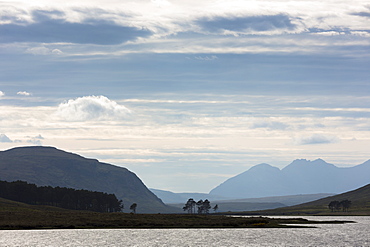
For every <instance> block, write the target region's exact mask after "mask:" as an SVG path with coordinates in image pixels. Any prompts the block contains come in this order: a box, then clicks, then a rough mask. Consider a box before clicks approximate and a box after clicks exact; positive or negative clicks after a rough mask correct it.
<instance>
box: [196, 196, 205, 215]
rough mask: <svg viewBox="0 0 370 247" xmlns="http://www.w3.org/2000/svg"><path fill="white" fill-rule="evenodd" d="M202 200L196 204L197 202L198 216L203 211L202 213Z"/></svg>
mask: <svg viewBox="0 0 370 247" xmlns="http://www.w3.org/2000/svg"><path fill="white" fill-rule="evenodd" d="M203 203H204V202H203V200H202V199H200V200H199V201H198V202H197V207H198V214H202V213H203V211H204V207H203Z"/></svg>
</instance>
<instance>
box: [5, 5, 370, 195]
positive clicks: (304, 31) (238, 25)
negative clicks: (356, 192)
mask: <svg viewBox="0 0 370 247" xmlns="http://www.w3.org/2000/svg"><path fill="white" fill-rule="evenodd" d="M0 57H1V59H0V149H1V150H6V149H9V148H12V147H16V146H25V145H45V146H55V147H57V148H60V149H63V150H66V151H70V152H74V153H78V154H80V155H82V156H85V157H89V158H97V159H99V160H100V161H103V162H108V163H111V164H115V165H119V166H124V167H127V168H128V169H130V170H131V171H133V172H135V173H136V174H137V175H138V176H139V177H140V178H141V179H142V180H143V181H144V183H145V184H146V185H147V186H148V187H151V188H156V189H164V190H170V191H174V192H209V191H210V190H211V189H212V188H214V187H215V186H217V185H218V184H220V183H221V182H223V181H224V180H226V179H227V178H229V177H231V176H234V175H236V174H239V173H241V172H244V171H246V170H247V169H249V168H250V167H251V166H253V165H256V164H259V163H268V164H270V165H273V166H277V167H279V168H282V167H284V166H286V165H288V164H289V163H290V162H291V161H293V160H294V159H298V158H306V159H310V160H314V159H317V158H322V159H324V160H325V161H327V162H329V163H333V164H335V165H337V166H342V167H345V166H353V165H357V164H361V163H363V162H365V161H366V160H368V159H370V152H369V146H370V4H369V2H367V1H362V0H353V1H350V2H349V1H347V0H346V1H344V0H339V1H338V0H335V1H334V0H320V1H318V0H307V1H305V0H296V1H287V0H286V1H285V0H281V1H279V0H274V1H248V0H243V1H242V0H239V1H238V0H228V1H214V0H203V1H194V0H186V1H185V0H183V1H181V0H168V1H166V0H152V1H150V0H145V1H144V0H132V1H128V0H119V1H118V0H108V1H96V0H80V1H75V0H73V1H72V0H63V1H60V0H54V1H46V0H39V1H37V0H35V1H29V0H27V1H25V0H24V1H22V0H19V1H13V0H8V1H0Z"/></svg>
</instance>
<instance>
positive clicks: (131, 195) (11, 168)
mask: <svg viewBox="0 0 370 247" xmlns="http://www.w3.org/2000/svg"><path fill="white" fill-rule="evenodd" d="M0 180H4V181H9V182H10V181H17V180H22V181H26V182H28V183H33V184H36V185H38V186H52V187H56V186H59V187H67V188H74V189H85V190H91V191H99V192H106V193H111V194H115V195H116V196H117V198H118V199H121V200H123V204H124V207H125V209H124V210H126V211H128V210H129V207H130V205H131V204H133V203H137V205H138V207H137V212H145V213H159V212H172V211H173V209H171V208H170V207H168V206H166V205H165V204H164V203H163V202H162V201H161V200H160V199H159V198H158V197H157V196H155V195H154V194H153V193H152V192H151V191H150V190H149V189H148V188H147V187H146V186H145V185H144V183H143V182H142V181H141V180H140V179H139V178H138V177H137V176H136V175H135V174H134V173H133V172H131V171H129V170H128V169H126V168H123V167H118V166H114V165H110V164H106V163H102V162H99V161H98V160H95V159H87V158H84V157H82V156H79V155H77V154H73V153H68V152H65V151H62V150H59V149H56V148H54V147H39V146H35V147H19V148H13V149H10V150H7V151H1V152H0Z"/></svg>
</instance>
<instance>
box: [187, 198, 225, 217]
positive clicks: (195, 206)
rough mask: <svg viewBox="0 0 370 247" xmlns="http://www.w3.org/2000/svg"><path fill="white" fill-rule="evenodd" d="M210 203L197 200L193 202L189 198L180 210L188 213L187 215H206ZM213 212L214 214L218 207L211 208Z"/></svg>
mask: <svg viewBox="0 0 370 247" xmlns="http://www.w3.org/2000/svg"><path fill="white" fill-rule="evenodd" d="M211 208H212V207H211V202H210V201H208V199H206V200H204V201H203V200H199V201H197V202H196V201H195V200H194V199H193V198H189V200H188V201H187V202H186V203H185V206H184V207H183V208H182V209H183V210H184V211H188V213H189V214H195V213H196V212H197V213H198V214H208V213H209V210H210V209H211ZM213 210H214V211H215V212H216V211H217V210H218V205H217V204H216V206H214V207H213Z"/></svg>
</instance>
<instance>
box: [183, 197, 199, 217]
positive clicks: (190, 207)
mask: <svg viewBox="0 0 370 247" xmlns="http://www.w3.org/2000/svg"><path fill="white" fill-rule="evenodd" d="M195 205H196V202H195V201H194V199H193V198H189V199H188V201H187V202H186V204H185V206H184V207H183V208H182V209H183V210H184V211H188V213H189V214H192V213H195Z"/></svg>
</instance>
